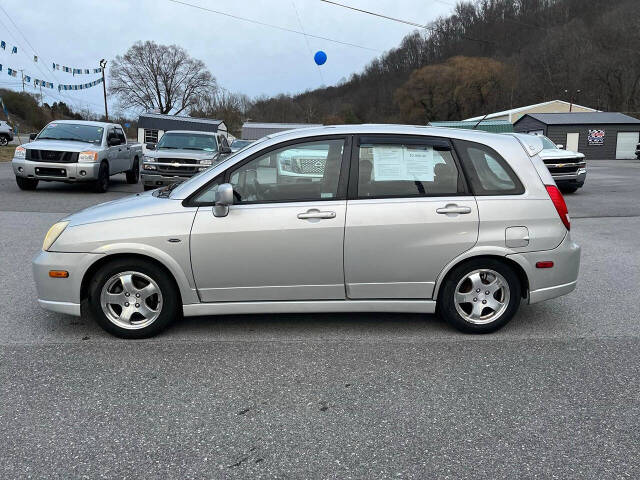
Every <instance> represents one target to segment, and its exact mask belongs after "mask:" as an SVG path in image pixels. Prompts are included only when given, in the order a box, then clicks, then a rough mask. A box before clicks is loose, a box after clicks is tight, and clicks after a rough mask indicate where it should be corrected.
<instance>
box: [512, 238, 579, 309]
mask: <svg viewBox="0 0 640 480" xmlns="http://www.w3.org/2000/svg"><path fill="white" fill-rule="evenodd" d="M580 250H581V249H580V246H579V245H578V244H576V243H575V242H574V241H573V240H571V234H570V233H569V232H567V235H566V236H565V238H564V240H563V241H562V243H561V244H560V245H558V247H556V248H554V249H553V250H541V251H538V252H529V253H517V254H513V255H508V257H507V258H511V259H513V260H515V261H516V262H517V263H518V264H519V265H520V266H522V267H523V268H524V270H525V273H526V275H527V278H528V280H529V303H538V302H542V301H544V300H549V299H551V298H556V297H560V296H562V295H566V294H567V293H570V292H572V291H573V290H575V288H576V284H577V281H578V272H579V271H580ZM549 261H551V262H553V267H552V268H537V267H536V264H537V263H538V262H549Z"/></svg>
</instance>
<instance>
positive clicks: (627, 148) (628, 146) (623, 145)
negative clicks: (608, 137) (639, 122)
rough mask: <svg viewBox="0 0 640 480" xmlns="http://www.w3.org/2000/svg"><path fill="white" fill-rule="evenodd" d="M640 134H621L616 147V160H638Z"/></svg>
mask: <svg viewBox="0 0 640 480" xmlns="http://www.w3.org/2000/svg"><path fill="white" fill-rule="evenodd" d="M638 137H640V133H638V132H619V133H618V142H617V145H616V158H636V145H638Z"/></svg>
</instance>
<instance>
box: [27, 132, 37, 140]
mask: <svg viewBox="0 0 640 480" xmlns="http://www.w3.org/2000/svg"><path fill="white" fill-rule="evenodd" d="M37 136H38V134H37V133H30V134H29V140H35V139H36V137H37Z"/></svg>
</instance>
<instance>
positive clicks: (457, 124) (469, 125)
mask: <svg viewBox="0 0 640 480" xmlns="http://www.w3.org/2000/svg"><path fill="white" fill-rule="evenodd" d="M478 122H480V123H478ZM429 125H431V126H432V127H447V128H466V129H468V130H472V129H474V127H475V130H481V131H484V132H491V133H510V132H513V125H512V124H511V122H510V121H509V120H482V121H480V120H476V121H475V122H467V121H447V122H430V123H429ZM476 125H477V126H476Z"/></svg>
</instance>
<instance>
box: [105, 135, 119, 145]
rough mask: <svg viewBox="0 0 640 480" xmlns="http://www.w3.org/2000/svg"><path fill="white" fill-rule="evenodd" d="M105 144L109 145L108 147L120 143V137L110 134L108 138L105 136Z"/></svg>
mask: <svg viewBox="0 0 640 480" xmlns="http://www.w3.org/2000/svg"><path fill="white" fill-rule="evenodd" d="M107 145H109V146H110V147H114V146H116V145H120V139H119V138H118V136H117V135H110V136H109V138H107Z"/></svg>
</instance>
